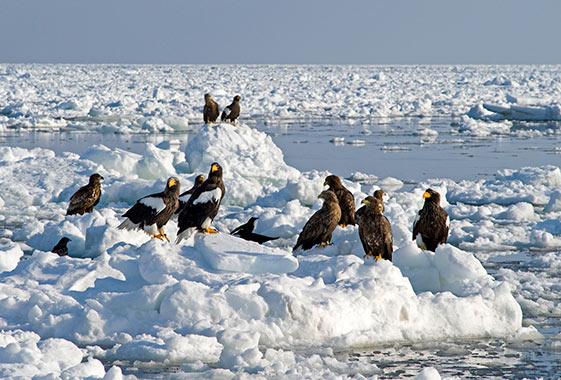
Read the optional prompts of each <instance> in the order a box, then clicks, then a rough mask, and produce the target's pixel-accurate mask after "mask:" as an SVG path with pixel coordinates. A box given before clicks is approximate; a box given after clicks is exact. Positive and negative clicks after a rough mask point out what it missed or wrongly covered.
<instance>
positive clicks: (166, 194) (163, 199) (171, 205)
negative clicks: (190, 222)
mask: <svg viewBox="0 0 561 380" xmlns="http://www.w3.org/2000/svg"><path fill="white" fill-rule="evenodd" d="M178 196H179V179H177V178H176V177H170V178H169V179H168V181H167V184H166V188H165V190H164V191H163V192H161V193H156V194H150V195H147V196H145V197H143V198H140V199H139V200H137V201H136V204H135V205H134V206H132V207H131V208H130V209H129V210H128V211H127V212H125V213H124V214H123V216H124V217H125V218H126V219H125V221H124V222H123V223H121V224H120V225H119V226H118V227H117V228H118V229H121V230H123V229H124V230H143V231H144V232H146V233H147V234H148V235H151V236H152V239H154V238H156V239H160V240H164V239H166V240H167V241H168V242H169V239H168V237H167V235H166V234H165V233H164V226H165V225H166V223H167V222H168V221H169V219H170V218H171V216H172V215H173V214H174V213H175V210H177V208H178V207H179V201H178V200H177V198H178Z"/></svg>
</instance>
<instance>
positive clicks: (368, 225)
mask: <svg viewBox="0 0 561 380" xmlns="http://www.w3.org/2000/svg"><path fill="white" fill-rule="evenodd" d="M362 203H363V204H365V205H366V206H365V208H364V212H363V213H362V215H361V216H360V219H359V220H358V235H359V236H360V241H361V243H362V248H364V252H366V255H365V257H366V256H374V257H375V258H376V260H380V259H386V260H390V261H392V253H393V236H392V228H391V225H390V222H389V220H388V218H386V217H385V216H384V215H382V212H383V211H384V204H383V203H382V201H380V200H379V199H377V198H375V197H372V196H369V197H366V199H364V200H363V201H362Z"/></svg>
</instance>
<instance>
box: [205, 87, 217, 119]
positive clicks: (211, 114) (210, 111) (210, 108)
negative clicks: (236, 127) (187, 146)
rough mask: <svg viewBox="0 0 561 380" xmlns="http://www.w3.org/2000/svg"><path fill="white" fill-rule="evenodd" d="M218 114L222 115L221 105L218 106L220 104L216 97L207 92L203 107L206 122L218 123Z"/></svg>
mask: <svg viewBox="0 0 561 380" xmlns="http://www.w3.org/2000/svg"><path fill="white" fill-rule="evenodd" d="M218 115H220V107H218V104H217V103H216V102H215V101H214V99H212V96H210V94H205V106H204V108H203V119H204V121H205V124H208V123H216V119H218Z"/></svg>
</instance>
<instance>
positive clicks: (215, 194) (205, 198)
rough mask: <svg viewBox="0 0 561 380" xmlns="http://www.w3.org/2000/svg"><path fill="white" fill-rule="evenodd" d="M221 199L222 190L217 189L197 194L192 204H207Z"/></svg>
mask: <svg viewBox="0 0 561 380" xmlns="http://www.w3.org/2000/svg"><path fill="white" fill-rule="evenodd" d="M221 197H222V190H220V188H219V187H217V188H216V189H214V190H209V191H203V192H202V193H200V194H199V196H198V197H197V199H195V201H194V202H193V204H194V205H196V204H198V203H207V202H219V201H220V198H221Z"/></svg>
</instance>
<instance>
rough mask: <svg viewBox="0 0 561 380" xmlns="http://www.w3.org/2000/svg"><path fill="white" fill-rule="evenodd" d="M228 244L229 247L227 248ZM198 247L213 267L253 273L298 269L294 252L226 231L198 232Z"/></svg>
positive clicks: (279, 272) (196, 244) (196, 246)
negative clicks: (238, 236)
mask: <svg viewBox="0 0 561 380" xmlns="http://www.w3.org/2000/svg"><path fill="white" fill-rule="evenodd" d="M225 247H227V249H224V248H225ZM195 249H197V250H198V251H199V252H201V253H202V254H203V256H204V258H205V259H206V261H207V262H208V263H209V264H210V266H211V267H212V268H213V269H216V270H221V271H232V272H245V273H254V274H264V273H275V274H281V273H290V272H294V271H295V270H296V269H298V260H296V258H295V257H293V256H292V254H291V253H289V252H287V251H286V250H282V249H279V248H271V247H267V246H264V245H261V244H258V243H255V242H252V241H247V240H243V239H240V238H237V237H235V236H231V235H227V234H217V235H198V236H196V237H195Z"/></svg>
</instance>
